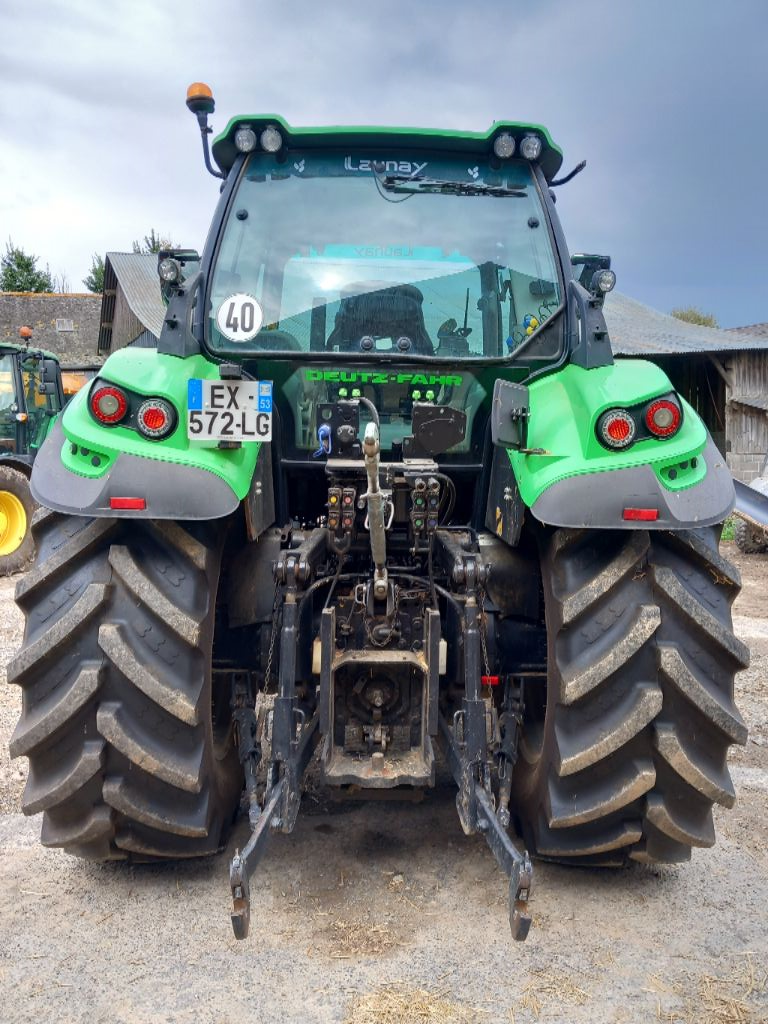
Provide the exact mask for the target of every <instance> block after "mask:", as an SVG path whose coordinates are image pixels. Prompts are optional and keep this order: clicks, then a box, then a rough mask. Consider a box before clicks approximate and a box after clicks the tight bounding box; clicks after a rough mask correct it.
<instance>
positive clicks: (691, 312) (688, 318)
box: [672, 306, 720, 327]
mask: <svg viewBox="0 0 768 1024" xmlns="http://www.w3.org/2000/svg"><path fill="white" fill-rule="evenodd" d="M672 316H673V317H675V319H676V320H685V322H686V323H687V324H698V325H699V327H719V326H720V324H719V323H718V322H717V317H716V316H715V315H714V314H713V313H702V311H701V310H700V309H697V308H696V307H695V306H685V307H684V308H683V309H673V310H672Z"/></svg>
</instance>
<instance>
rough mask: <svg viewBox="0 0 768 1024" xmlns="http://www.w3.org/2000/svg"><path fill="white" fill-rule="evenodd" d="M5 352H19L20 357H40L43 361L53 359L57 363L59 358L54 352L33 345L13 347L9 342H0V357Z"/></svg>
mask: <svg viewBox="0 0 768 1024" xmlns="http://www.w3.org/2000/svg"><path fill="white" fill-rule="evenodd" d="M6 352H21V354H22V355H25V354H27V353H28V354H29V355H32V356H42V357H43V358H44V359H55V360H56V362H57V363H58V361H59V357H58V356H57V355H56V354H55V353H54V352H48V351H46V349H43V348H37V347H36V346H35V345H14V344H13V342H10V341H2V342H0V356H2V355H4V354H5V353H6Z"/></svg>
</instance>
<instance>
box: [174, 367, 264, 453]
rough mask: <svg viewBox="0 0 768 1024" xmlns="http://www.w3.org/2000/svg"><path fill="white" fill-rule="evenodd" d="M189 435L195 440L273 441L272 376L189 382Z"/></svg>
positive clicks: (194, 380)
mask: <svg viewBox="0 0 768 1024" xmlns="http://www.w3.org/2000/svg"><path fill="white" fill-rule="evenodd" d="M187 437H189V438H191V440H193V441H271V440H272V381H271V380H198V379H193V380H190V381H189V382H188V388H187Z"/></svg>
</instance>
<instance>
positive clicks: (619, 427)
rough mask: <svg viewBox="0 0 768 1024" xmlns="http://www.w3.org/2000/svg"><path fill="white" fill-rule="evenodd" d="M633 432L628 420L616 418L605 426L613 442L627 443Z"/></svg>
mask: <svg viewBox="0 0 768 1024" xmlns="http://www.w3.org/2000/svg"><path fill="white" fill-rule="evenodd" d="M631 431H632V427H631V425H630V423H629V421H628V420H626V419H625V418H624V417H623V416H622V417H619V416H616V417H615V418H614V419H612V420H608V422H607V423H606V424H605V432H606V434H607V435H608V437H610V438H611V440H612V441H626V440H627V438H628V437H629V435H630V433H631Z"/></svg>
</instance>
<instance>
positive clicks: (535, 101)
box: [0, 0, 768, 327]
mask: <svg viewBox="0 0 768 1024" xmlns="http://www.w3.org/2000/svg"><path fill="white" fill-rule="evenodd" d="M0 24H1V25H2V30H1V31H0V246H2V249H3V251H4V248H5V244H6V242H7V240H8V239H12V240H13V243H14V244H15V245H17V246H20V247H21V248H23V249H24V250H25V251H26V252H28V253H33V254H34V255H36V256H37V257H38V258H39V265H42V266H44V265H45V264H48V265H49V267H50V270H51V272H52V273H53V274H54V275H57V276H58V277H59V278H61V277H62V276H63V277H64V278H65V279H66V282H67V283H68V285H69V289H68V290H71V291H81V290H83V281H82V279H83V278H84V277H85V276H86V274H87V273H88V270H89V268H90V265H91V260H92V256H93V254H94V253H101V254H103V253H105V252H108V251H111V250H116V251H130V249H131V243H132V241H133V240H134V239H141V238H142V237H143V236H144V235H145V234H148V233H149V231H150V229H151V228H154V229H155V230H156V231H157V232H159V233H160V234H161V235H162V236H163V237H170V238H171V239H172V240H173V241H174V242H176V243H177V244H179V245H183V246H188V247H192V248H198V249H200V248H202V246H203V243H204V240H205V235H206V232H207V227H208V223H209V221H210V217H211V215H212V213H213V209H214V206H215V204H216V200H217V197H218V182H217V181H215V180H214V179H213V178H212V177H210V176H209V175H208V174H207V173H206V171H205V169H204V167H203V162H202V152H201V146H200V136H199V132H198V129H197V124H196V122H195V119H194V118H193V117H192V115H190V114H189V112H188V111H187V109H186V107H185V105H184V99H185V94H186V88H187V86H188V85H189V83H190V82H193V81H200V80H202V81H205V82H207V83H208V84H209V85H210V86H211V87H212V89H213V92H214V95H215V97H216V112H215V114H214V115H213V117H212V119H211V123H212V125H213V127H214V130H215V131H218V130H221V129H222V128H224V126H225V125H226V123H227V121H228V120H229V118H230V117H231V116H234V115H236V114H245V113H262V112H268V113H277V114H281V115H282V116H283V117H285V118H286V119H287V120H288V121H289V122H291V123H293V124H295V125H314V124H385V125H387V124H389V125H418V126H427V127H438V128H457V129H469V130H485V129H487V128H488V127H489V125H490V124H491V122H492V121H494V120H501V119H506V120H516V121H531V122H534V123H540V124H544V125H546V126H547V128H548V129H549V131H550V133H551V135H552V137H553V139H554V140H555V141H556V142H557V143H558V145H559V146H560V147H561V148H562V150H563V152H564V164H563V172H565V171H568V170H569V169H570V168H571V167H573V166H574V165H575V164H576V163H578V162H579V161H580V160H583V159H586V160H587V168H586V170H585V171H584V172H583V173H582V174H580V175H579V176H578V177H577V178H575V179H574V180H573V181H572V182H571V183H570V184H568V185H566V186H564V187H562V188H561V189H559V190H558V204H557V206H558V211H559V215H560V218H561V220H562V223H563V227H564V230H565V234H566V238H567V239H568V244H569V247H570V249H571V251H572V252H583V251H587V252H598V253H605V254H610V255H611V257H612V260H613V264H612V265H613V268H614V270H615V271H616V275H617V286H616V287H617V290H619V291H622V292H624V293H625V294H627V295H630V296H631V297H632V298H635V299H638V300H639V301H641V302H644V303H646V304H648V305H650V306H653V307H654V308H656V309H660V310H663V311H665V312H669V311H670V310H671V309H672V308H673V307H679V306H690V305H693V306H696V307H698V308H700V309H702V310H704V311H706V312H710V313H713V314H714V315H715V316H716V317H717V319H718V321H719V323H720V325H721V326H723V327H737V326H744V325H749V324H754V323H765V322H766V321H768V281H767V280H766V278H767V277H768V266H766V258H765V252H766V242H767V241H768V198H766V187H765V184H764V178H765V175H766V169H767V168H768V132H767V131H766V119H767V115H768V0H730V3H728V4H717V5H715V4H705V3H703V2H701V0H610V2H606V0H528V2H525V3H523V2H521V0H495V2H487V0H465V2H463V3H460V2H456V0H388V2H387V3H371V2H369V0H325V2H324V3H318V2H317V0H271V2H266V0H217V2H216V3H215V4H212V3H210V2H203V0H184V2H183V3H181V4H177V3H174V4H171V3H162V2H159V0H152V2H146V0H110V2H109V3H97V2H94V0H61V2H59V0H0Z"/></svg>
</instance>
